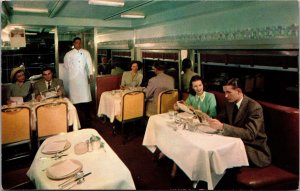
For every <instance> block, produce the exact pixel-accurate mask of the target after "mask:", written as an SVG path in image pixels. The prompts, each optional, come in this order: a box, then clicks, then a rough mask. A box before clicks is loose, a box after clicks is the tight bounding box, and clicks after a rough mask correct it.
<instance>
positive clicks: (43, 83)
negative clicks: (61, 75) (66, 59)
mask: <svg viewBox="0 0 300 191" xmlns="http://www.w3.org/2000/svg"><path fill="white" fill-rule="evenodd" d="M42 75H43V79H41V80H39V81H37V82H36V83H35V84H34V88H33V92H34V94H35V99H36V100H37V101H40V100H41V99H42V96H41V92H46V91H53V90H55V91H57V96H64V93H65V92H64V84H63V81H62V80H60V79H57V78H53V71H52V68H50V67H45V68H43V69H42Z"/></svg>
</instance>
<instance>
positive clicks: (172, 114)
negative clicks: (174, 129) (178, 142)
mask: <svg viewBox="0 0 300 191" xmlns="http://www.w3.org/2000/svg"><path fill="white" fill-rule="evenodd" d="M168 114H169V118H170V119H173V118H174V116H175V111H174V110H169V112H168Z"/></svg>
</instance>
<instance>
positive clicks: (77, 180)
mask: <svg viewBox="0 0 300 191" xmlns="http://www.w3.org/2000/svg"><path fill="white" fill-rule="evenodd" d="M90 174H92V172H88V173H86V174H84V173H83V171H80V172H78V173H76V174H75V175H73V176H71V177H70V178H68V179H67V180H66V181H65V182H63V183H61V184H59V185H58V187H59V189H62V190H69V189H71V188H73V187H74V186H76V185H78V184H82V183H83V182H84V181H85V177H86V176H88V175H90Z"/></svg>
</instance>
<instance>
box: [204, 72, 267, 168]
mask: <svg viewBox="0 0 300 191" xmlns="http://www.w3.org/2000/svg"><path fill="white" fill-rule="evenodd" d="M223 90H224V92H225V98H226V100H227V101H226V102H225V107H224V111H222V112H221V114H220V115H219V116H218V119H219V120H220V121H219V120H218V119H209V120H208V122H209V124H210V126H211V127H212V128H215V129H218V130H220V131H221V132H222V134H223V135H225V136H231V137H238V138H241V139H242V141H243V142H244V145H245V149H246V153H247V157H248V160H249V164H250V166H254V167H265V166H268V165H269V164H270V163H271V153H270V149H269V147H268V145H267V135H266V133H265V127H264V116H263V109H262V107H261V106H260V104H259V103H257V102H256V101H254V100H253V99H251V98H249V97H247V96H246V95H244V94H243V91H242V83H241V82H240V80H239V79H238V78H233V79H230V80H229V81H228V82H227V83H226V84H225V85H223Z"/></svg>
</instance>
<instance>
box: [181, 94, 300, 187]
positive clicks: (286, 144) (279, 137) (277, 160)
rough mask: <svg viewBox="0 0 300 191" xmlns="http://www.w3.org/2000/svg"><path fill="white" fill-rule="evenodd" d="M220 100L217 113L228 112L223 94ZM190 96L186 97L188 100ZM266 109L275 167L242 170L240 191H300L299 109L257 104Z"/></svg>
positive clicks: (238, 176) (219, 96)
mask: <svg viewBox="0 0 300 191" xmlns="http://www.w3.org/2000/svg"><path fill="white" fill-rule="evenodd" d="M210 92H211V93H213V94H214V95H215V97H216V101H217V111H218V112H220V111H221V110H222V109H223V108H224V101H225V96H224V93H223V92H217V91H210ZM187 96H188V94H187V93H183V94H182V99H186V98H187ZM257 102H258V103H260V105H261V106H262V108H263V112H264V120H265V130H266V134H267V136H268V145H269V147H270V150H271V154H272V164H271V165H270V166H267V167H265V168H251V167H242V168H240V171H239V173H238V174H237V178H236V183H237V186H238V187H239V188H240V189H272V190H273V189H293V190H294V189H298V186H299V109H298V108H291V107H286V106H281V105H277V104H273V103H268V102H264V101H259V100H257Z"/></svg>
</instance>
